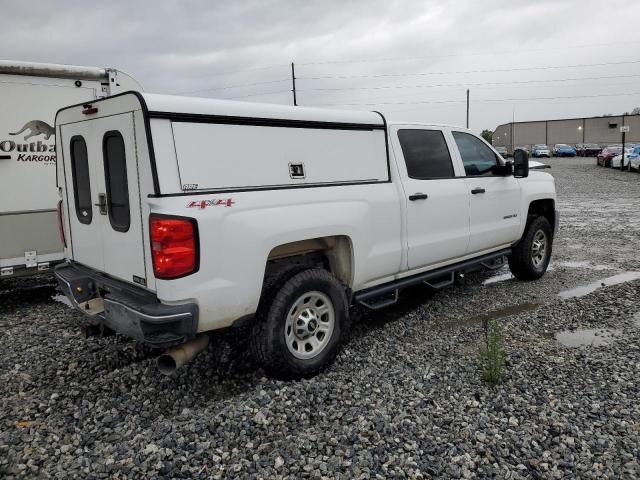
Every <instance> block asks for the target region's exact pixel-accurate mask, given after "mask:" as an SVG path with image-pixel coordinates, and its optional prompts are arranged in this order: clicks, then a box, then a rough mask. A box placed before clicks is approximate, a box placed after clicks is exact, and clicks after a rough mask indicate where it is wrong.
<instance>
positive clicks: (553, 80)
mask: <svg viewBox="0 0 640 480" xmlns="http://www.w3.org/2000/svg"><path fill="white" fill-rule="evenodd" d="M636 77H640V74H633V75H610V76H602V77H575V78H559V79H552V80H514V81H510V82H477V83H468V82H463V83H440V84H431V85H382V86H378V87H328V88H305V89H302V90H300V89H298V91H299V92H329V91H341V90H386V89H402V88H438V87H467V86H470V87H474V86H484V85H512V84H525V83H554V82H573V81H583V80H608V79H612V78H636Z"/></svg>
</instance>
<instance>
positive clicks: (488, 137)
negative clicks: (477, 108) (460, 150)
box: [480, 130, 493, 145]
mask: <svg viewBox="0 0 640 480" xmlns="http://www.w3.org/2000/svg"><path fill="white" fill-rule="evenodd" d="M480 136H481V137H482V138H484V139H485V140H486V141H487V142H489V143H490V144H492V145H493V142H492V141H491V140H492V139H493V132H492V131H491V130H482V133H480Z"/></svg>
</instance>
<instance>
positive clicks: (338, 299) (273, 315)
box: [251, 269, 348, 379]
mask: <svg viewBox="0 0 640 480" xmlns="http://www.w3.org/2000/svg"><path fill="white" fill-rule="evenodd" d="M272 293H273V295H272V297H271V298H266V299H263V300H264V301H263V302H261V308H260V309H259V311H258V315H257V319H256V323H255V325H254V328H253V331H252V335H251V347H252V351H253V353H254V356H255V357H256V359H257V360H258V362H259V363H261V364H262V366H263V367H264V368H265V370H266V371H267V373H268V374H270V375H272V376H275V377H278V378H286V379H292V378H301V377H309V376H311V375H314V374H316V373H318V372H319V371H321V370H322V369H324V368H325V367H327V366H328V365H330V364H331V363H332V362H333V361H334V360H335V357H336V355H337V354H338V352H339V350H340V344H341V341H342V339H343V337H344V336H345V332H346V330H347V324H348V313H347V306H348V305H347V303H348V302H347V297H346V294H345V291H344V288H343V287H342V285H341V284H340V282H338V280H337V279H336V278H335V277H334V276H333V275H331V273H329V272H327V271H326V270H321V269H309V270H304V271H302V272H299V273H297V274H295V275H293V276H292V277H291V278H289V279H288V280H287V281H286V282H284V283H283V284H282V286H281V287H280V288H279V289H278V290H277V291H275V292H272Z"/></svg>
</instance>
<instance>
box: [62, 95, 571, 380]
mask: <svg viewBox="0 0 640 480" xmlns="http://www.w3.org/2000/svg"><path fill="white" fill-rule="evenodd" d="M55 128H56V132H57V135H56V142H57V151H58V152H60V156H61V158H62V160H63V161H59V162H58V164H57V185H58V188H59V192H60V198H61V200H62V201H61V207H60V208H61V222H60V228H61V230H62V235H63V238H64V241H65V255H66V259H67V261H66V263H64V264H62V265H60V266H59V267H58V268H57V269H56V276H57V279H58V282H59V285H60V287H61V288H62V289H63V290H64V292H65V293H66V295H67V296H68V297H69V299H70V300H71V301H72V302H73V303H74V304H75V305H76V306H77V307H78V308H79V309H80V310H81V311H82V312H84V313H86V314H88V315H89V317H90V318H91V320H90V322H92V323H94V324H97V325H101V326H104V327H108V328H109V329H112V330H115V331H117V332H119V333H121V334H124V335H127V336H129V337H132V338H134V339H136V340H138V341H141V342H144V343H145V344H147V345H152V346H156V347H163V348H164V347H173V348H171V349H170V350H169V351H168V352H167V353H166V354H165V355H162V356H161V357H159V361H158V364H159V366H160V369H161V371H163V372H165V373H168V372H172V371H173V370H175V369H176V368H178V367H180V366H181V365H182V364H184V363H185V362H186V361H188V360H190V359H191V358H192V357H193V356H194V355H195V354H196V353H197V352H198V351H200V350H202V349H203V348H204V347H206V345H207V342H208V338H209V337H208V335H207V332H211V331H213V330H218V329H222V328H227V327H243V328H240V329H239V331H241V332H246V334H247V336H248V338H247V341H248V342H249V344H250V345H251V348H252V351H253V352H254V354H255V356H256V357H257V359H258V360H259V362H260V363H261V364H262V365H263V366H264V368H265V369H266V370H267V372H268V373H270V374H272V375H275V376H279V377H289V378H293V377H302V376H309V375H313V374H315V373H316V372H318V371H319V370H321V369H322V368H323V367H325V366H327V365H328V364H330V363H331V362H332V361H333V360H334V358H335V357H336V355H337V353H338V351H339V348H340V344H341V341H342V340H343V339H344V337H345V333H346V331H347V328H348V312H349V307H350V306H351V305H356V304H360V305H364V306H366V307H368V308H373V309H375V308H382V307H384V306H387V305H390V304H392V303H394V302H395V301H396V300H397V298H398V291H399V290H401V289H402V288H404V287H406V286H409V285H413V284H418V283H426V284H427V285H430V286H432V287H434V288H440V287H443V286H446V285H448V284H450V283H452V282H453V279H454V275H455V274H457V273H460V272H465V271H469V270H470V269H477V268H479V267H481V266H485V267H489V268H493V267H496V266H500V265H502V264H503V262H504V259H505V258H508V261H509V266H510V268H511V271H512V272H513V274H514V275H515V276H516V277H517V278H519V279H522V280H533V279H537V278H539V277H541V276H542V275H543V274H544V273H545V271H546V269H547V265H548V263H549V258H550V255H551V247H552V241H553V236H554V233H555V231H556V229H557V224H558V213H557V211H556V208H555V204H556V193H555V184H554V180H553V177H552V176H551V175H549V174H548V173H546V172H545V171H543V170H541V169H535V170H532V171H531V172H529V162H528V158H527V155H526V153H525V152H522V151H518V152H516V155H515V158H514V161H513V162H505V160H504V159H503V158H502V157H501V156H500V155H498V154H497V153H496V152H495V150H494V149H493V148H492V147H491V146H490V145H489V144H487V143H486V142H485V141H484V140H482V139H481V138H479V137H477V136H476V135H474V134H473V133H471V132H469V131H468V130H466V129H463V128H457V127H449V126H442V125H426V124H418V123H401V122H400V123H396V122H393V123H390V122H387V121H386V120H385V118H384V117H383V116H382V115H381V114H380V113H377V112H349V111H333V110H325V109H316V108H302V107H289V106H282V105H266V104H253V103H244V102H230V101H220V100H211V99H199V98H184V97H176V96H166V95H151V94H140V93H137V92H128V93H124V94H121V95H116V96H113V97H110V98H106V99H101V100H96V101H92V102H90V103H85V104H81V105H76V106H71V107H67V108H64V109H62V110H60V111H59V112H58V114H57V116H56V127H55Z"/></svg>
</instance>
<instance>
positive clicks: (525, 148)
mask: <svg viewBox="0 0 640 480" xmlns="http://www.w3.org/2000/svg"><path fill="white" fill-rule="evenodd" d="M516 150H524V151H525V152H527V155H528V154H530V153H531V150H529V147H528V146H527V145H516V146H515V147H513V151H514V152H515V151H516Z"/></svg>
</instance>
